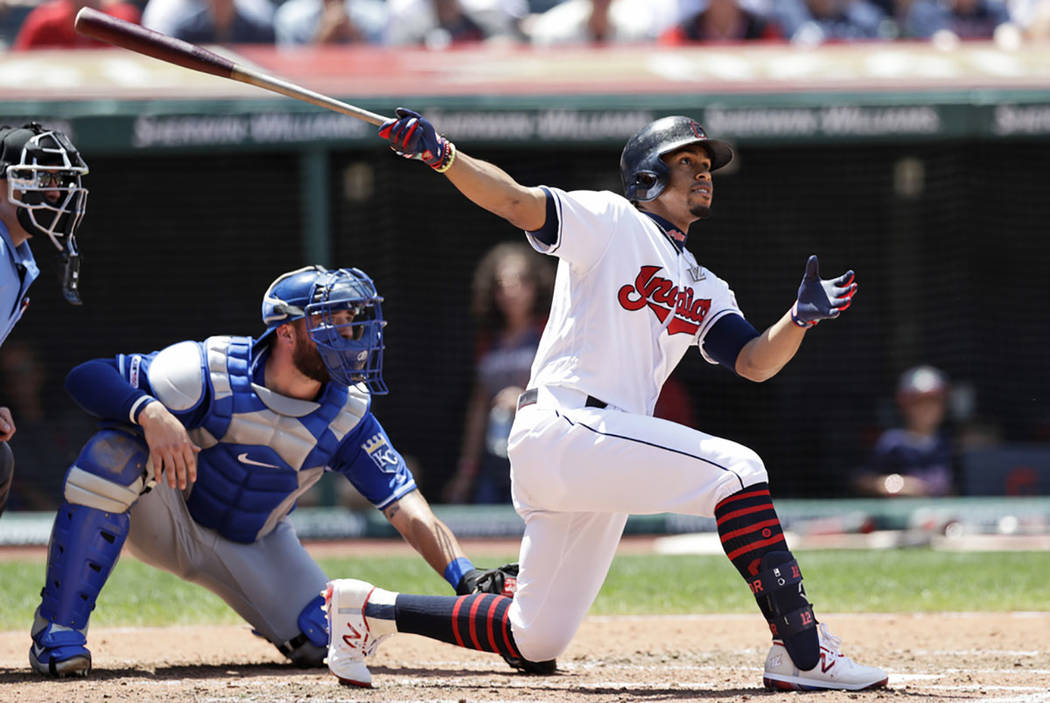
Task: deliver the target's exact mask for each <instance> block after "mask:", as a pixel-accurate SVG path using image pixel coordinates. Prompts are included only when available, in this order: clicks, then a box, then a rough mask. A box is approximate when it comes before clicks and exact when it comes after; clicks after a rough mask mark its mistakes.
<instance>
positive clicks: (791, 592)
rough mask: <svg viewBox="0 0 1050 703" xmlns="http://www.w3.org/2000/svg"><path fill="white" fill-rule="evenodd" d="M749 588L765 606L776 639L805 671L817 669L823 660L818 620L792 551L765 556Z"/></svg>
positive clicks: (770, 553) (750, 581) (775, 552)
mask: <svg viewBox="0 0 1050 703" xmlns="http://www.w3.org/2000/svg"><path fill="white" fill-rule="evenodd" d="M748 586H750V587H751V592H752V593H754V594H755V598H756V599H757V600H758V601H759V602H760V604H761V605H763V606H764V607H763V608H762V610H763V612H765V613H768V614H769V615H767V617H768V619H769V629H770V632H772V633H773V638H774V639H776V640H780V641H783V643H784V648H785V649H786V650H787V651H788V654H790V655H791V659H792V661H794V662H795V665H796V666H797V667H798V668H799V669H804V670H809V669H812V668H813V667H814V666H816V665H817V661H818V660H819V659H820V642H819V639H818V636H817V629H816V628H817V619H816V616H814V614H813V606H811V605H810V604H809V601H808V600H807V599H806V593H805V591H804V590H803V588H802V571H801V569H799V566H798V562H797V561H795V557H793V556H792V555H791V552H787V551H773V552H768V553H767V554H765V555H764V556H763V557H762V562H761V564H760V566H759V571H758V573H757V574H756V575H755V576H754V577H753V578H751V579H750V580H749V581H748Z"/></svg>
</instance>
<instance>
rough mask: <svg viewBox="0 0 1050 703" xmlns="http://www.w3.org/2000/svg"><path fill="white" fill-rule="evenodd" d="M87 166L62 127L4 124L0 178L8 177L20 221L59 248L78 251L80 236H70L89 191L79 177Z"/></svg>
mask: <svg viewBox="0 0 1050 703" xmlns="http://www.w3.org/2000/svg"><path fill="white" fill-rule="evenodd" d="M87 172H88V168H87V164H85V163H84V159H82V158H81V157H80V153H79V152H78V151H77V150H76V147H74V146H73V144H72V143H71V142H70V141H69V139H67V138H66V135H64V134H62V133H61V132H56V131H54V130H49V129H45V128H44V127H42V126H40V124H38V123H36V122H30V123H29V124H26V125H23V126H21V127H0V178H3V179H6V180H7V198H8V200H10V201H11V203H12V204H13V205H14V206H15V207H16V208H17V209H18V222H19V224H21V225H22V227H24V228H25V230H26V231H27V232H29V234H32V235H43V234H46V235H47V236H48V237H50V238H51V241H52V242H53V243H54V245H55V247H56V248H57V249H58V250H59V251H62V252H64V251H67V247H68V249H70V250H72V251H73V252H75V251H76V242H75V241H73V242H70V241H69V240H70V239H72V238H73V237H74V235H75V234H76V231H77V228H78V227H79V226H80V222H81V220H82V219H83V218H84V211H85V208H86V206H87V193H88V192H87V189H86V188H84V187H83V186H82V185H81V177H82V176H84V175H86V174H87ZM56 193H57V197H56ZM49 196H50V197H49ZM64 238H65V239H64Z"/></svg>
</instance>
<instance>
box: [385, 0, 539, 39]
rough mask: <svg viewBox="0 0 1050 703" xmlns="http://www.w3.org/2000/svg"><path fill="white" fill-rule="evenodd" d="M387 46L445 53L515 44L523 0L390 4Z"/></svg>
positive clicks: (407, 0) (415, 0)
mask: <svg viewBox="0 0 1050 703" xmlns="http://www.w3.org/2000/svg"><path fill="white" fill-rule="evenodd" d="M387 6H388V8H389V11H390V17H389V24H388V28H387V37H386V38H387V43H388V44H392V45H394V46H404V45H410V44H417V45H422V46H425V47H427V48H429V49H444V48H446V47H449V46H455V45H459V44H471V43H476V42H481V41H516V40H517V39H519V38H520V33H519V30H518V24H519V22H520V21H521V19H522V18H523V17H524V16H525V14H526V12H527V10H528V6H527V4H526V3H525V1H524V0H387Z"/></svg>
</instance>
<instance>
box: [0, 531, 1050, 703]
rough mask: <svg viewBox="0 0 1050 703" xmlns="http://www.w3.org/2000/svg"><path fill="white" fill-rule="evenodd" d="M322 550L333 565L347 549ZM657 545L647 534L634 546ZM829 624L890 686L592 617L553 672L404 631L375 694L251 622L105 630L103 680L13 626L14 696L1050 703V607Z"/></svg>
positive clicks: (760, 651) (375, 668)
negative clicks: (767, 679)
mask: <svg viewBox="0 0 1050 703" xmlns="http://www.w3.org/2000/svg"><path fill="white" fill-rule="evenodd" d="M509 546H510V545H508V544H494V543H489V544H471V545H470V548H469V549H468V552H469V553H471V554H479V555H484V554H485V553H486V552H488V553H491V554H507V553H512V551H510V552H509V551H508V547H509ZM391 547H392V545H389V544H388V545H386V546H385V548H391ZM310 548H311V551H312V552H314V553H315V555H316V556H320V555H321V554H322V553H325V552H329V551H331V552H338V551H342V550H343V549H345V548H346V545H327V546H311V547H310ZM368 548H376V549H379V548H380V547H379V546H378V545H376V546H374V547H372V546H369V547H366V546H363V545H362V544H361V543H358V544H355V545H354V546H353V548H352V551H353V552H354V553H358V554H360V553H361V551H362V550H364V549H368ZM646 549H647V545H646V544H645V542H644V541H643V540H627V541H626V543H625V544H624V545H623V546H622V551H634V550H638V551H645V550H646ZM23 556H24V554H23ZM41 558H42V555H41ZM821 619H822V620H823V621H824V622H826V623H827V624H828V626H829V628H830V629H831V631H832V632H833V633H835V634H836V635H839V636H840V637H842V638H843V641H844V643H845V644H844V648H843V649H844V651H845V653H846V654H847V655H849V656H851V657H853V658H855V659H856V660H858V661H861V662H863V663H867V664H874V665H877V666H880V667H882V668H884V669H886V670H887V671H888V672H889V674H890V681H889V687H888V688H887V689H883V690H880V691H871V692H860V693H845V692H828V693H816V694H799V693H779V694H778V693H767V692H766V691H765V690H764V689H763V688H762V665H763V662H764V660H765V656H766V652H767V651H768V647H769V634H768V632H767V630H766V628H765V624H764V623H763V622H762V620H761V618H760V617H759V615H758V614H757V613H755V614H753V615H699V616H689V615H685V616H657V617H641V616H639V617H634V616H622V617H599V616H592V617H588V618H587V619H586V620H585V621H584V623H583V626H582V627H581V628H580V631H579V632H578V633H577V635H576V637H575V638H574V639H573V642H572V644H571V645H570V646H569V649H568V650H567V651H566V652H565V653H564V655H563V656H562V657H560V658H559V668H560V670H559V672H558V673H557V674H556V675H554V676H551V677H531V676H525V675H522V674H518V673H516V672H514V671H512V670H511V669H510V668H509V667H508V666H507V665H506V664H504V662H503V661H502V660H501V659H499V658H498V657H496V656H494V655H491V654H484V653H480V652H474V651H470V650H464V649H459V648H457V647H453V646H452V645H447V644H443V643H440V642H433V641H430V640H427V639H424V638H422V637H417V636H415V635H398V636H396V637H394V638H392V639H390V640H388V641H386V642H384V643H383V644H382V645H381V646H380V648H379V651H378V653H377V654H376V656H375V657H373V659H372V660H370V662H369V665H370V668H371V670H372V674H373V677H374V679H375V688H373V689H357V688H353V689H351V688H346V687H342V686H339V685H338V683H337V682H336V680H335V678H334V677H332V676H331V675H330V674H328V672H327V670H326V669H318V670H301V669H296V668H295V667H292V666H290V665H287V664H285V663H284V662H283V660H282V657H281V656H280V655H279V654H278V653H277V651H276V650H275V649H274V648H273V647H271V646H270V645H269V644H268V643H266V642H264V641H263V640H261V639H259V638H258V637H255V636H254V635H252V634H251V632H250V629H249V628H248V626H247V625H235V626H228V625H224V626H194V627H164V628H110V629H106V628H97V629H96V628H93V629H92V630H91V632H90V633H89V644H90V647H91V649H92V652H93V655H94V666H95V669H94V671H93V672H92V674H91V677H90V678H89V679H79V680H62V681H55V680H47V679H43V678H41V677H39V676H37V675H35V674H33V673H31V672H30V671H29V667H28V660H27V651H28V647H29V637H28V632H27V631H17V632H0V702H3V703H8V702H10V703H60V702H61V703H67V702H68V703H79V702H82V703H117V702H120V703H125V702H132V701H134V702H136V703H137V702H140V701H141V702H145V703H153V702H158V703H159V702H161V701H164V702H167V701H180V702H181V701H192V702H194V703H220V702H221V703H233V702H238V703H241V702H243V703H249V702H250V703H269V702H278V701H279V702H282V703H283V702H290V701H295V702H297V703H306V702H310V703H313V702H315V701H376V702H379V701H383V702H387V701H398V702H409V701H452V702H453V703H458V702H460V701H463V702H469V703H490V702H493V703H494V702H496V701H522V702H526V701H527V702H528V703H567V702H569V701H573V702H575V701H582V702H586V703H611V702H613V701H686V700H703V701H713V702H721V701H725V702H729V701H732V702H734V703H738V702H743V701H748V702H749V703H753V702H754V701H755V700H768V701H780V700H785V701H802V700H803V699H808V700H809V701H813V703H840V702H850V703H854V702H857V701H886V700H895V701H938V702H948V701H970V700H974V701H976V700H980V701H1000V702H1004V703H1005V702H1006V701H1016V702H1018V703H1037V702H1050V635H1048V633H1050V612H1038V613H944V614H916V615H910V614H892V615H888V614H859V615H858V614H849V615H846V614H828V613H824V614H822V616H821ZM27 630H28V623H27ZM807 703H808V702H807Z"/></svg>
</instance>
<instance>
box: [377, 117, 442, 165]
mask: <svg viewBox="0 0 1050 703" xmlns="http://www.w3.org/2000/svg"><path fill="white" fill-rule="evenodd" d="M395 114H396V115H397V119H393V120H387V121H386V122H384V123H383V125H382V126H381V127H380V128H379V136H380V137H382V138H383V139H386V140H387V141H388V142H390V148H391V149H393V150H394V152H395V153H397V154H398V155H400V156H403V157H405V158H406V159H415V160H416V161H422V162H423V163H425V164H426V165H427V166H429V167H430V168H432V169H434V170H435V171H437V172H438V173H444V172H445V171H447V170H448V169H449V167H450V166H452V162H453V161H455V160H456V147H455V145H454V144H453V143H452V142H450V141H449V140H447V139H445V138H444V137H442V136H441V135H440V134H438V133H437V131H435V129H434V125H432V124H430V122H428V121H427V120H426V119H424V118H423V116H422V115H420V114H419V113H418V112H415V111H413V110H407V109H405V108H403V107H399V108H397V111H396V112H395Z"/></svg>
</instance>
